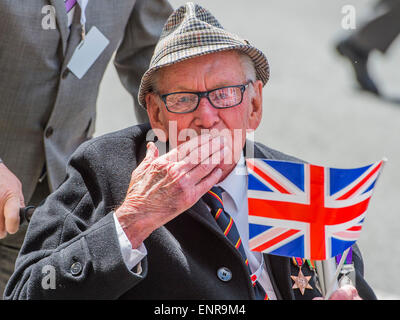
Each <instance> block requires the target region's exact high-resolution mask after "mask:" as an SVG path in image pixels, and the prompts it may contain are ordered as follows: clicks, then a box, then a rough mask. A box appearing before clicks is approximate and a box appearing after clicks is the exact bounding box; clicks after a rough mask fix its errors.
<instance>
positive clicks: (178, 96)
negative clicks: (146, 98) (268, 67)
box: [161, 80, 252, 113]
mask: <svg viewBox="0 0 400 320" xmlns="http://www.w3.org/2000/svg"><path fill="white" fill-rule="evenodd" d="M250 83H252V81H251V80H250V81H249V82H247V83H246V84H240V85H237V86H228V87H222V88H217V89H213V90H210V91H204V92H173V93H167V94H163V95H161V99H162V100H163V101H164V104H165V106H166V108H167V110H168V111H169V112H172V113H190V112H193V111H195V110H196V109H197V107H198V106H199V104H200V100H201V98H203V97H206V98H207V99H208V101H209V102H210V104H211V105H212V106H213V107H214V108H216V109H226V108H232V107H235V106H237V105H239V104H241V103H242V100H243V93H244V91H245V90H246V88H247V87H248V86H249V84H250Z"/></svg>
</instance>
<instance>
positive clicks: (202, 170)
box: [186, 147, 227, 184]
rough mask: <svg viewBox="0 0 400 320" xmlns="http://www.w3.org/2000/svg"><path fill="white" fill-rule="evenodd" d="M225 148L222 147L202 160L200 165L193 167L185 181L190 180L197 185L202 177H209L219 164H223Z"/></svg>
mask: <svg viewBox="0 0 400 320" xmlns="http://www.w3.org/2000/svg"><path fill="white" fill-rule="evenodd" d="M226 149H227V147H224V148H222V149H220V150H218V151H216V152H215V153H213V154H212V155H210V156H209V157H208V158H206V159H204V160H203V161H202V162H201V163H200V164H198V165H196V166H193V168H192V170H190V171H189V172H187V173H186V179H188V180H191V181H192V183H195V184H196V183H198V182H199V181H201V180H202V179H204V177H206V176H207V175H209V174H210V173H211V172H212V171H213V170H214V169H215V168H216V167H217V166H218V165H219V164H220V163H222V162H223V158H224V154H225V153H226Z"/></svg>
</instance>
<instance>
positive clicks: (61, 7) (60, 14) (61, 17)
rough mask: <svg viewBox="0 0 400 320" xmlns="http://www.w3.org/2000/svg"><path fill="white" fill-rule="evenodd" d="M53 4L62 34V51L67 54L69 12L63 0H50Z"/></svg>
mask: <svg viewBox="0 0 400 320" xmlns="http://www.w3.org/2000/svg"><path fill="white" fill-rule="evenodd" d="M50 3H51V5H52V6H53V7H54V8H55V10H56V18H57V19H56V21H57V26H58V30H59V31H60V34H61V42H62V52H63V55H65V53H66V50H67V40H68V35H69V29H68V19H67V12H66V9H65V4H64V1H63V0H50Z"/></svg>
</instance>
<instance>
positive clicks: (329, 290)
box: [324, 247, 351, 300]
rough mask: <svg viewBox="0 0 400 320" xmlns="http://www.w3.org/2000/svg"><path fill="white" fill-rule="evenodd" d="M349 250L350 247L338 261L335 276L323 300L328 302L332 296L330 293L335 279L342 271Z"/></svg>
mask: <svg viewBox="0 0 400 320" xmlns="http://www.w3.org/2000/svg"><path fill="white" fill-rule="evenodd" d="M350 248H351V247H349V248H348V249H346V250H345V251H344V252H343V254H342V258H341V259H340V262H339V265H338V266H337V268H336V272H335V276H334V278H333V280H332V282H331V283H330V286H329V287H328V288H327V291H326V295H325V298H324V299H325V300H328V299H329V298H330V296H331V295H332V293H333V288H334V286H335V282H336V280H337V277H338V276H339V273H340V271H341V270H342V267H343V264H344V262H345V261H346V257H347V254H348V253H349V251H350Z"/></svg>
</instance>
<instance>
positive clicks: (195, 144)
mask: <svg viewBox="0 0 400 320" xmlns="http://www.w3.org/2000/svg"><path fill="white" fill-rule="evenodd" d="M210 139H211V135H209V134H203V135H199V136H196V137H194V138H192V139H190V140H189V141H187V142H184V143H182V144H180V145H179V146H178V147H176V148H174V149H173V150H171V151H170V152H168V153H167V154H166V155H165V159H166V160H167V161H173V162H178V161H181V160H182V159H184V158H185V157H186V156H187V155H188V154H189V153H190V152H191V151H193V150H194V149H196V148H199V147H200V146H202V145H203V144H206V143H209V141H210Z"/></svg>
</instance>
